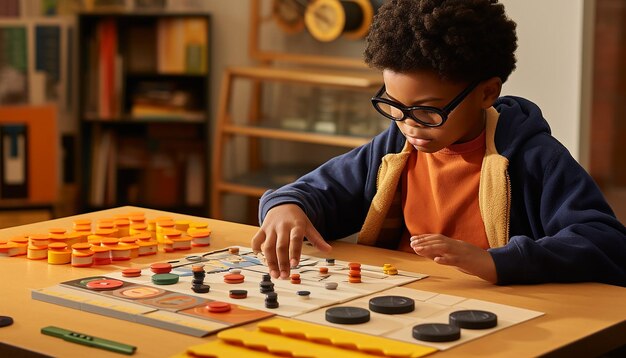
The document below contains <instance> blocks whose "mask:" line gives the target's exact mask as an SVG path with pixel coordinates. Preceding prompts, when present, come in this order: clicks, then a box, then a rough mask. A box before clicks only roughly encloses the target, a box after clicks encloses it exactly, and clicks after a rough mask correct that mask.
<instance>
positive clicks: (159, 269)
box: [150, 263, 172, 273]
mask: <svg viewBox="0 0 626 358" xmlns="http://www.w3.org/2000/svg"><path fill="white" fill-rule="evenodd" d="M150 270H152V272H154V273H168V272H170V271H172V265H170V264H168V263H155V264H152V265H150Z"/></svg>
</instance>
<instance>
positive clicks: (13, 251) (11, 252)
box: [0, 241, 27, 257]
mask: <svg viewBox="0 0 626 358" xmlns="http://www.w3.org/2000/svg"><path fill="white" fill-rule="evenodd" d="M26 251H27V245H24V244H18V243H16V242H13V241H9V242H7V243H4V244H0V256H10V257H13V256H19V255H25V254H26Z"/></svg>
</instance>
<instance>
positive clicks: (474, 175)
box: [398, 131, 489, 252]
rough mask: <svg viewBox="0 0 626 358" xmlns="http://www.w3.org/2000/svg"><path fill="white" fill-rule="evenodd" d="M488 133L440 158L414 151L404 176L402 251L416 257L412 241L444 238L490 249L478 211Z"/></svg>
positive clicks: (439, 154)
mask: <svg viewBox="0 0 626 358" xmlns="http://www.w3.org/2000/svg"><path fill="white" fill-rule="evenodd" d="M484 156H485V132H484V131H483V133H482V134H481V135H479V136H478V137H476V138H475V139H473V140H471V141H469V142H466V143H459V144H453V145H451V146H449V147H447V148H444V149H442V150H440V151H438V152H436V153H422V152H419V153H418V151H417V150H414V151H413V152H412V153H411V156H410V157H409V159H408V162H407V165H406V167H405V168H404V172H403V173H402V178H401V185H402V210H403V213H404V221H405V230H404V233H403V235H402V240H401V241H400V245H398V249H399V250H402V251H408V252H413V249H412V248H411V246H410V245H409V244H410V237H411V236H414V235H420V234H442V235H445V236H447V237H450V238H453V239H457V240H463V241H466V242H469V243H472V244H474V245H476V246H479V247H481V248H484V249H487V248H489V242H488V241H487V234H486V233H485V225H484V223H483V219H482V217H481V215H480V208H479V207H478V186H479V183H480V168H481V166H482V161H483V157H484Z"/></svg>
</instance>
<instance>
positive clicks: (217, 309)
mask: <svg viewBox="0 0 626 358" xmlns="http://www.w3.org/2000/svg"><path fill="white" fill-rule="evenodd" d="M206 308H207V309H208V310H209V312H213V313H224V312H228V311H230V310H231V307H230V303H227V302H220V301H213V302H209V303H208V304H207V305H206Z"/></svg>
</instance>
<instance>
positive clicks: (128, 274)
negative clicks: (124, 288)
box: [122, 268, 141, 277]
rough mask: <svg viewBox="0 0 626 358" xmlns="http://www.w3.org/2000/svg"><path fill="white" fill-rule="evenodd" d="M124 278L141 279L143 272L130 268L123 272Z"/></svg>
mask: <svg viewBox="0 0 626 358" xmlns="http://www.w3.org/2000/svg"><path fill="white" fill-rule="evenodd" d="M122 276H124V277H139V276H141V270H140V269H138V268H129V269H126V270H124V271H122Z"/></svg>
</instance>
